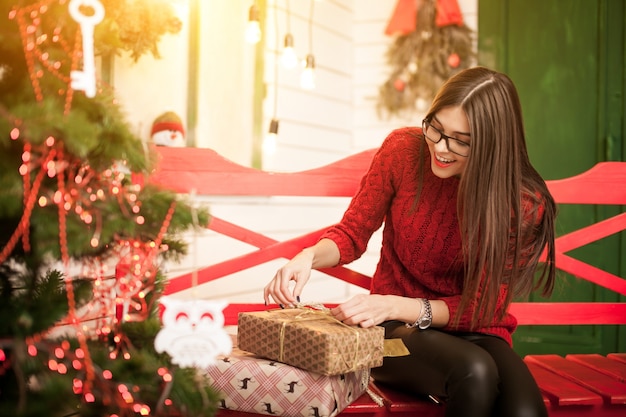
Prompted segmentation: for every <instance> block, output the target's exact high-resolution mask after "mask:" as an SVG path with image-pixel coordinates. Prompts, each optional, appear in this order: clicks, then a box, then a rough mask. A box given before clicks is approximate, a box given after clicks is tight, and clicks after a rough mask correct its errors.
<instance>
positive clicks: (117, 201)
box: [0, 0, 217, 417]
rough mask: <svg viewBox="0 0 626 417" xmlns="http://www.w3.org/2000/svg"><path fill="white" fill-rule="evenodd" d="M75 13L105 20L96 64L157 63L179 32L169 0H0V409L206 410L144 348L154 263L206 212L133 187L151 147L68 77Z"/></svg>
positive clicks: (75, 58) (200, 398)
mask: <svg viewBox="0 0 626 417" xmlns="http://www.w3.org/2000/svg"><path fill="white" fill-rule="evenodd" d="M72 7H75V9H74V12H75V13H76V12H78V13H79V14H82V16H84V17H85V18H86V19H87V20H89V19H92V21H93V20H94V19H95V18H96V17H98V18H99V17H101V16H98V14H99V12H100V11H104V17H103V18H102V20H101V21H100V22H98V24H93V23H92V27H93V28H94V32H93V36H92V40H93V42H92V45H93V46H94V49H93V51H92V53H93V54H95V55H98V54H117V53H121V52H127V53H130V54H131V56H132V57H134V58H135V59H139V57H141V56H142V55H143V54H145V53H152V54H153V55H155V56H158V48H157V44H158V40H159V38H160V37H161V36H162V35H163V34H165V33H168V32H169V33H175V32H176V31H177V30H178V29H179V28H180V22H179V21H178V20H177V19H176V17H175V15H174V13H173V10H172V9H171V6H170V5H169V3H168V2H167V1H158V0H132V1H131V0H128V1H126V0H101V1H96V0H92V1H86V0H83V1H78V2H77V1H75V0H72V1H66V0H38V1H33V0H28V1H27V0H22V1H14V0H0V193H1V195H0V415H3V416H4V415H6V416H38V417H39V416H42V415H46V416H118V417H121V416H139V415H151V416H164V415H168V416H210V415H213V414H214V413H215V410H216V403H217V399H216V396H215V393H214V392H213V391H212V390H211V389H210V387H207V386H206V384H204V383H203V381H202V380H200V379H199V377H198V375H197V373H196V372H195V371H194V370H193V369H190V368H181V367H177V366H174V365H172V360H171V358H170V357H169V355H167V354H166V353H161V354H159V353H157V352H156V351H155V349H154V339H155V336H156V335H157V333H158V332H159V329H160V322H159V318H158V299H159V297H160V294H161V291H162V289H163V286H164V278H163V276H162V273H161V272H160V270H159V267H158V266H159V262H160V261H161V260H163V259H173V260H176V259H178V257H180V256H181V255H183V254H184V253H185V251H186V250H187V246H186V244H185V241H184V239H183V238H182V234H183V232H185V231H187V230H189V229H190V228H192V227H201V226H205V225H206V224H207V222H208V218H209V214H208V211H207V210H206V209H195V208H194V207H193V205H192V203H191V202H190V201H186V200H184V199H182V198H180V196H176V195H175V194H174V193H172V192H170V191H168V190H163V189H159V188H157V187H155V186H151V185H149V183H146V185H142V186H140V185H138V184H140V183H141V182H140V181H137V178H138V176H141V175H144V177H145V176H147V175H148V174H149V172H150V170H151V169H153V168H154V162H155V159H154V158H153V156H152V155H153V151H152V150H150V148H149V147H146V146H145V145H144V144H143V143H142V142H141V140H140V139H139V138H137V137H135V136H134V135H133V134H132V133H131V130H130V128H129V125H128V124H127V122H126V121H125V119H124V114H123V111H122V109H121V107H120V106H119V104H117V102H116V100H115V97H114V91H112V90H111V89H110V88H108V87H107V86H105V85H102V84H101V83H96V84H94V90H93V91H90V84H89V82H86V81H85V80H82V82H79V81H76V80H77V78H80V77H81V76H86V75H88V74H87V73H88V70H89V69H90V68H89V65H88V64H89V63H90V62H91V61H90V58H93V56H91V57H90V56H88V55H89V52H90V51H89V50H88V49H87V48H86V45H87V43H86V42H85V39H84V38H85V37H88V35H89V33H88V32H89V30H88V28H86V27H85V26H84V25H85V23H84V22H82V23H79V22H77V20H75V19H74V18H73V17H72V16H73V15H71V13H70V12H68V9H70V8H72ZM81 69H82V72H81ZM87 81H88V80H87ZM90 92H91V94H90Z"/></svg>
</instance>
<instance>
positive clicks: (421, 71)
mask: <svg viewBox="0 0 626 417" xmlns="http://www.w3.org/2000/svg"><path fill="white" fill-rule="evenodd" d="M385 33H386V34H387V35H392V36H396V38H395V40H394V42H393V44H392V45H391V46H390V47H389V50H388V51H387V61H388V64H389V66H390V67H391V72H390V75H389V77H388V79H387V80H386V81H385V83H384V84H383V85H382V86H381V87H380V90H379V95H378V111H379V114H381V115H382V114H387V115H403V114H409V115H411V114H413V113H414V111H415V110H419V111H422V112H423V111H425V110H426V109H427V107H428V105H429V104H430V102H431V101H432V100H433V98H434V97H435V94H436V93H437V91H438V90H439V87H441V85H442V84H443V83H444V81H445V80H447V79H448V78H450V77H451V76H452V75H454V74H455V73H456V72H458V71H460V70H462V69H464V68H468V67H469V66H470V65H472V59H473V58H474V55H475V54H474V52H473V38H472V35H473V32H472V30H471V29H470V28H469V27H468V26H467V25H465V24H464V23H463V16H462V14H461V10H460V9H459V6H458V4H457V2H456V0H421V1H415V0H398V3H397V5H396V8H395V9H394V13H393V15H392V16H391V18H390V20H389V23H388V25H387V28H386V31H385Z"/></svg>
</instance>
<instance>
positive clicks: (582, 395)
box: [148, 148, 626, 417]
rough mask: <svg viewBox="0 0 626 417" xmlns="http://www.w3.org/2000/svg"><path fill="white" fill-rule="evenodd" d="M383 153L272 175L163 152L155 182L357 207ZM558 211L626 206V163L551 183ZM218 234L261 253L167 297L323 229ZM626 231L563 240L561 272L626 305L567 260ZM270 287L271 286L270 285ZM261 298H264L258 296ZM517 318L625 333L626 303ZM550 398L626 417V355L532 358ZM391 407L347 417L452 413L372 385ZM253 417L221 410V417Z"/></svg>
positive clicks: (219, 267)
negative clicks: (333, 200)
mask: <svg viewBox="0 0 626 417" xmlns="http://www.w3.org/2000/svg"><path fill="white" fill-rule="evenodd" d="M374 152H375V149H371V150H367V151H363V152H360V153H358V154H355V155H352V156H349V157H347V158H344V159H341V160H339V161H337V162H335V163H332V164H329V165H326V166H323V167H320V168H316V169H311V170H307V171H302V172H293V173H270V172H263V171H260V170H256V169H252V168H247V167H243V166H241V165H238V164H235V163H233V162H231V161H229V160H227V159H225V158H223V157H221V156H220V155H219V154H217V153H216V152H214V151H212V150H210V149H196V148H158V153H159V157H160V162H159V166H158V169H157V171H156V172H155V173H154V174H153V175H151V177H150V178H149V179H148V181H151V182H153V183H156V184H160V185H161V186H165V187H167V188H170V189H172V190H174V191H176V192H180V193H189V192H191V191H192V190H193V191H195V192H196V193H197V194H198V195H209V196H318V197H325V196H326V197H351V196H352V195H353V194H354V192H355V190H356V188H357V186H358V184H359V180H360V178H361V176H362V175H363V173H364V172H365V170H366V169H367V167H368V165H369V163H370V161H371V158H372V156H373V154H374ZM548 186H549V188H550V191H551V193H552V194H553V196H554V198H555V199H556V201H557V203H559V204H602V205H626V162H603V163H599V164H597V165H596V166H594V167H593V168H592V169H590V170H589V171H586V172H584V173H582V174H580V175H577V176H574V177H571V178H566V179H561V180H553V181H549V182H548ZM208 227H209V229H211V230H213V231H215V232H218V233H220V234H223V235H225V236H228V237H230V238H233V239H237V240H239V241H242V242H246V243H248V244H250V245H253V246H254V247H256V248H258V250H254V251H252V252H249V253H246V254H244V255H240V256H236V257H233V258H232V259H229V260H226V261H222V262H218V263H215V264H213V265H210V266H208V267H205V268H202V269H200V270H198V271H195V272H194V273H188V274H184V275H181V276H178V277H174V278H171V279H170V281H169V283H168V287H167V289H166V292H167V293H170V294H171V293H176V292H178V291H181V290H184V289H187V288H189V287H190V286H191V284H192V274H195V275H194V276H193V280H195V281H194V282H197V283H198V284H202V283H206V282H209V281H213V280H216V279H221V278H224V277H228V276H229V275H230V274H233V273H235V272H239V271H242V270H246V269H248V268H251V267H254V266H256V265H260V264H262V263H264V262H267V261H269V260H273V259H277V258H287V259H289V258H291V257H293V256H294V255H295V254H296V253H298V252H299V251H300V250H301V249H302V248H303V247H305V246H308V245H311V244H313V243H314V242H316V240H317V238H318V236H319V235H320V234H321V233H322V231H323V229H320V230H315V231H311V232H310V233H307V234H304V235H302V236H299V237H296V238H292V239H288V240H285V241H277V240H275V239H272V238H270V237H267V236H264V235H262V234H260V233H257V232H254V231H253V230H248V229H246V228H244V227H241V226H238V225H236V224H233V223H231V222H229V221H228V220H226V219H221V218H217V217H212V219H211V222H210V224H209V226H208ZM624 230H626V212H622V213H620V214H618V215H616V216H614V217H611V218H609V219H607V220H604V221H601V222H598V223H595V224H593V225H591V226H588V227H584V228H581V229H579V230H576V231H573V232H571V233H568V234H566V235H563V236H560V237H558V239H557V242H556V252H557V254H556V263H557V267H558V268H559V269H561V270H563V271H565V272H567V273H570V274H572V275H574V276H576V277H578V278H580V279H582V280H588V281H590V282H593V283H594V284H597V285H599V286H602V287H605V288H608V289H610V290H612V291H614V292H616V293H618V294H621V295H626V280H625V279H624V278H621V277H619V276H616V275H613V274H611V273H609V272H606V271H604V270H602V269H599V268H596V267H594V266H592V265H589V264H587V263H585V262H582V261H580V260H578V259H575V258H573V257H571V256H570V255H568V254H567V253H568V252H569V251H571V250H572V249H575V248H578V247H581V246H584V245H587V244H589V243H591V242H594V241H596V240H599V239H602V238H604V237H606V236H609V235H612V234H615V233H618V232H621V231H624ZM323 272H325V273H327V274H329V275H331V276H334V277H336V278H339V279H341V280H343V281H346V282H349V283H352V284H355V285H357V286H360V287H362V288H369V282H370V277H369V276H367V275H364V274H361V273H358V272H356V271H354V270H351V269H349V268H348V267H335V268H329V269H325V270H323ZM267 279H269V277H267ZM259 297H260V296H259ZM266 308H267V307H266V306H264V305H262V304H231V305H229V306H228V307H227V309H226V310H225V315H226V323H227V324H233V325H234V324H236V322H237V314H238V312H240V311H254V310H262V309H266ZM511 310H512V312H513V313H514V314H515V315H516V316H517V318H518V320H519V323H520V325H533V324H542V325H570V324H571V325H592V324H597V325H608V324H617V325H624V324H626V303H624V302H607V303H599V302H589V303H579V302H541V303H537V302H534V303H514V304H513V305H512V306H511ZM524 360H525V361H526V363H527V364H528V366H529V368H530V370H531V372H532V373H533V375H534V376H535V378H536V380H537V382H538V384H539V387H540V388H541V390H542V393H543V395H544V401H545V402H546V405H547V406H548V409H549V412H550V416H552V417H557V416H568V417H587V416H589V417H592V416H593V417H612V416H614V417H617V416H620V417H624V416H626V353H614V354H609V355H606V356H602V355H595V354H586V355H567V356H565V357H562V356H558V355H529V356H526V357H525V358H524ZM370 388H371V391H372V392H374V393H375V394H377V395H379V396H380V397H381V398H382V399H383V402H384V405H382V406H381V405H379V404H378V403H377V402H375V401H374V400H373V399H372V398H371V396H368V395H365V394H364V395H363V396H362V397H361V398H359V399H358V400H357V401H355V402H354V403H353V404H352V405H350V406H349V407H348V408H347V409H345V410H344V411H343V412H342V415H343V416H349V415H354V416H360V415H363V416H365V415H367V416H398V417H400V416H409V415H411V416H412V415H420V416H443V411H444V407H443V406H440V405H435V404H432V403H429V402H426V401H422V400H418V399H415V398H412V397H409V396H406V395H403V394H401V393H398V392H394V391H391V390H389V389H386V388H384V387H380V386H376V384H375V382H372V383H371V385H370ZM236 415H242V416H244V415H246V413H238V412H233V411H227V410H222V411H220V416H236Z"/></svg>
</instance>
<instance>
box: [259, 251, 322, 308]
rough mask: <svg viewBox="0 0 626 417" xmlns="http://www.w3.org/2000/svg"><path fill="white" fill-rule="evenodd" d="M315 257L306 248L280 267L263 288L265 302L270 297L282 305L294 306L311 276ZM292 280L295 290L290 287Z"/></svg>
mask: <svg viewBox="0 0 626 417" xmlns="http://www.w3.org/2000/svg"><path fill="white" fill-rule="evenodd" d="M313 257H314V254H313V252H311V251H308V250H306V249H305V250H304V251H302V252H300V253H299V254H297V255H296V256H295V257H294V258H293V259H292V260H290V261H289V262H287V263H286V264H285V265H284V266H283V267H282V268H280V269H279V270H278V271H277V272H276V275H274V278H272V280H271V281H270V282H269V284H267V285H266V286H265V288H264V289H263V298H264V299H265V304H269V302H270V297H271V298H272V299H273V300H274V302H276V304H280V305H282V306H293V305H294V304H295V303H296V301H299V298H300V294H301V293H302V288H303V287H304V284H306V283H307V281H308V280H309V278H310V277H311V269H312V265H313ZM290 281H294V282H295V283H296V285H295V286H294V288H293V291H292V290H290V289H289V283H290Z"/></svg>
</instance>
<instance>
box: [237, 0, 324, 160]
mask: <svg viewBox="0 0 626 417" xmlns="http://www.w3.org/2000/svg"><path fill="white" fill-rule="evenodd" d="M318 1H320V0H309V11H308V17H307V25H308V49H307V53H306V55H305V56H304V57H303V58H301V57H299V56H298V54H297V53H296V50H295V37H294V35H293V32H292V30H291V19H292V14H291V4H290V0H284V11H285V16H286V23H285V28H286V30H285V34H284V36H283V37H282V49H281V43H280V40H281V37H280V36H279V32H280V30H279V19H278V9H279V4H278V0H276V1H275V2H274V4H273V11H274V16H273V18H274V19H273V20H274V43H275V50H276V54H277V55H276V58H275V59H274V62H273V66H274V67H273V69H274V97H273V107H272V110H273V112H272V117H271V119H270V123H269V128H268V131H267V135H266V136H265V138H264V140H263V150H264V152H265V153H266V154H270V155H271V154H273V153H274V152H275V151H276V137H277V135H278V127H279V124H280V120H279V118H278V115H277V113H278V71H279V67H280V68H283V69H285V70H287V71H293V70H295V69H297V68H298V64H300V68H301V72H300V88H302V89H303V90H306V91H311V90H314V89H315V78H316V77H315V55H314V54H313V16H314V11H315V3H316V2H318ZM261 38H262V29H261V23H260V10H259V6H258V5H257V2H256V1H254V2H253V4H252V5H251V6H250V9H249V11H248V23H247V25H246V29H245V39H246V42H248V43H249V44H251V45H256V44H257V43H259V42H260V40H261Z"/></svg>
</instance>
